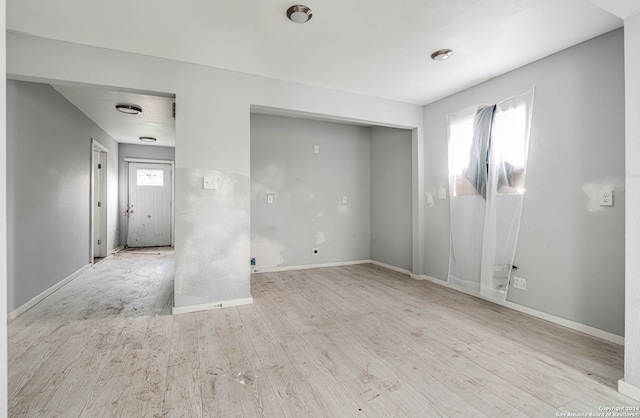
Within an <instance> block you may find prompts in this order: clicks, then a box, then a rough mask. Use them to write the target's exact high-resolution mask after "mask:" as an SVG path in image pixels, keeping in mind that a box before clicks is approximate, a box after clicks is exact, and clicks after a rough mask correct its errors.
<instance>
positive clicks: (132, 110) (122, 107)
mask: <svg viewBox="0 0 640 418" xmlns="http://www.w3.org/2000/svg"><path fill="white" fill-rule="evenodd" d="M116 109H117V110H118V112H122V113H126V114H127V115H139V114H140V113H142V108H141V107H140V106H138V105H132V104H118V105H116Z"/></svg>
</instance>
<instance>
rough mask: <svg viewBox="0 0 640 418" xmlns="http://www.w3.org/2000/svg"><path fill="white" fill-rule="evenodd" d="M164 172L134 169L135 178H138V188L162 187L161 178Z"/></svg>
mask: <svg viewBox="0 0 640 418" xmlns="http://www.w3.org/2000/svg"><path fill="white" fill-rule="evenodd" d="M163 174H164V170H147V169H140V168H138V169H136V176H137V178H138V182H137V185H138V186H162V185H164V178H163Z"/></svg>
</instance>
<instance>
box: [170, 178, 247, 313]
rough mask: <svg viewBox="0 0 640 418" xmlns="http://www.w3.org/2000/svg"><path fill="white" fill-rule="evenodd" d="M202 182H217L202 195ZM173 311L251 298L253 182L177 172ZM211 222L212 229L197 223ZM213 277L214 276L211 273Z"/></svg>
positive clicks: (209, 226) (209, 225) (203, 190)
mask: <svg viewBox="0 0 640 418" xmlns="http://www.w3.org/2000/svg"><path fill="white" fill-rule="evenodd" d="M204 177H216V178H217V179H218V189H217V190H205V189H203V187H202V186H203V178H204ZM175 187H176V247H175V248H176V249H175V252H176V257H179V258H180V259H181V260H183V262H182V263H180V264H176V266H175V270H176V271H175V272H176V276H177V275H180V276H181V277H183V278H184V279H183V280H182V281H179V282H178V281H176V283H175V306H176V307H182V306H189V305H200V304H209V303H221V302H225V301H229V300H234V299H243V298H249V297H251V292H250V281H248V280H246V278H247V277H250V267H249V261H250V260H249V257H248V255H249V247H250V244H249V235H248V232H249V177H248V176H242V175H238V174H228V173H223V172H221V171H216V170H204V169H188V168H178V169H176V180H175ZM203 218H208V219H211V222H210V223H207V224H204V225H203V224H201V223H200V222H199V221H198V220H199V219H203ZM211 271H215V272H216V274H215V275H212V274H210V273H209V272H211Z"/></svg>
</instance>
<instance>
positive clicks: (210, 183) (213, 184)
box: [202, 177, 218, 190]
mask: <svg viewBox="0 0 640 418" xmlns="http://www.w3.org/2000/svg"><path fill="white" fill-rule="evenodd" d="M202 187H203V188H204V189H207V190H216V189H217V188H218V178H217V177H204V178H203V180H202Z"/></svg>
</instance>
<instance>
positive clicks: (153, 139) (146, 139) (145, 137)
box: [140, 136, 157, 142]
mask: <svg viewBox="0 0 640 418" xmlns="http://www.w3.org/2000/svg"><path fill="white" fill-rule="evenodd" d="M140 141H142V142H156V141H157V139H155V138H154V137H152V136H141V137H140Z"/></svg>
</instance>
